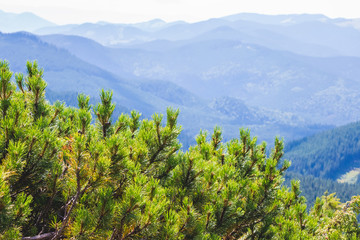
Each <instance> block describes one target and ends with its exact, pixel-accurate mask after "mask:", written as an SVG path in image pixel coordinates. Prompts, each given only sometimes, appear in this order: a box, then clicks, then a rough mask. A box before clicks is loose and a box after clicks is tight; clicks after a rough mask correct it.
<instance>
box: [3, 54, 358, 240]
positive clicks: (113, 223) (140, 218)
mask: <svg viewBox="0 0 360 240" xmlns="http://www.w3.org/2000/svg"><path fill="white" fill-rule="evenodd" d="M0 73H1V75H0V84H1V86H0V87H1V89H0V90H1V93H0V101H1V111H0V239H24V240H26V239H27V240H35V239H114V240H115V239H271V238H273V239H294V238H295V239H315V238H317V239H358V238H359V236H360V232H359V227H358V222H357V220H356V214H358V213H359V211H360V207H359V206H360V198H359V197H353V199H352V200H351V201H349V202H347V203H346V204H342V203H340V202H339V201H338V199H337V198H336V197H335V196H334V195H333V194H328V195H325V196H323V197H322V198H319V199H318V200H317V201H316V203H315V205H314V207H313V208H312V209H311V211H310V212H309V213H308V212H307V211H306V200H305V198H304V197H301V196H300V185H299V182H293V183H292V186H291V189H288V188H285V187H283V186H282V183H283V180H284V178H283V175H284V172H285V171H286V169H287V168H288V167H289V162H287V161H283V160H282V155H283V143H282V141H281V140H279V139H277V138H276V139H275V142H274V148H273V149H272V150H271V153H270V154H269V155H268V154H267V148H266V144H265V143H260V144H258V143H257V139H256V138H254V137H252V136H251V134H250V131H249V130H245V129H241V130H240V132H239V138H238V139H233V140H231V141H229V142H227V143H224V142H222V132H221V128H220V127H215V129H214V132H213V134H212V135H211V136H208V133H207V132H204V131H200V134H199V135H198V136H197V138H196V142H197V144H196V145H195V146H192V147H190V148H189V149H188V150H187V151H185V152H184V151H183V150H181V144H180V142H179V140H178V137H179V134H180V132H181V127H180V126H179V125H178V124H177V118H178V115H179V110H175V109H172V108H168V109H167V112H166V117H164V116H163V115H161V114H154V115H152V118H151V119H141V114H140V113H138V112H136V111H132V112H131V114H130V115H127V114H121V115H120V116H119V117H118V119H117V120H116V121H115V123H113V122H112V114H113V111H114V109H115V104H114V103H113V102H112V96H113V93H112V92H111V91H101V93H100V98H101V103H99V104H97V105H95V107H92V106H91V105H89V102H90V98H89V96H86V95H84V94H80V95H79V96H78V108H70V107H66V106H65V104H64V103H61V102H55V103H54V104H53V105H51V104H49V103H48V102H47V101H46V99H45V88H46V82H45V81H44V80H43V78H42V76H43V70H41V69H39V68H38V66H37V63H36V62H33V63H30V62H28V63H27V75H26V76H24V75H23V74H21V73H17V74H15V80H16V83H17V86H18V90H16V89H15V84H14V83H13V82H12V81H11V77H12V75H13V73H12V72H11V71H10V69H9V64H8V63H7V62H5V61H1V62H0ZM92 110H93V111H92ZM93 116H95V117H94V119H95V124H93V123H92V121H93Z"/></svg>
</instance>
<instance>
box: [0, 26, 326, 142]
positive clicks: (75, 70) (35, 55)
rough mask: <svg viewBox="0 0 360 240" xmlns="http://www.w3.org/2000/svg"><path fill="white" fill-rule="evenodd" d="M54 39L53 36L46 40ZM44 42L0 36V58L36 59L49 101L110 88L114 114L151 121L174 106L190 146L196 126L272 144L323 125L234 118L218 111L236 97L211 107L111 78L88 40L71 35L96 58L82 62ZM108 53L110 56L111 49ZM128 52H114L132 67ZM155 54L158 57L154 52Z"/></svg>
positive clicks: (149, 82)
mask: <svg viewBox="0 0 360 240" xmlns="http://www.w3.org/2000/svg"><path fill="white" fill-rule="evenodd" d="M52 37H56V36H51V37H50V38H52ZM67 38H69V36H65V37H64V39H67ZM45 39H46V38H39V37H37V36H35V35H32V34H29V33H24V32H19V33H13V34H0V51H1V53H2V58H3V59H7V60H8V61H9V62H10V64H11V68H12V69H13V71H16V72H18V71H22V72H24V71H25V62H26V60H32V59H37V60H38V62H39V65H40V66H42V67H43V68H44V69H45V76H44V77H45V80H47V82H48V90H49V93H50V94H51V95H52V97H51V96H50V97H51V99H55V98H56V97H59V96H63V97H61V99H63V100H69V101H71V102H72V104H74V102H75V101H76V94H77V93H79V92H84V93H87V94H90V95H91V96H92V97H93V98H94V99H95V100H96V99H97V96H98V91H99V89H101V88H105V89H113V90H114V100H115V102H116V103H117V109H118V113H120V112H121V111H125V112H128V111H129V110H131V109H137V110H138V111H140V112H142V113H143V114H144V116H145V117H150V115H151V114H152V113H154V112H164V111H165V110H166V107H168V106H173V107H175V108H179V109H180V111H181V115H180V119H179V122H180V124H181V125H183V128H184V133H183V138H184V139H186V141H188V142H189V143H190V142H191V141H193V139H194V137H195V135H196V134H198V132H199V130H200V128H201V129H204V130H205V129H208V130H209V131H211V129H212V128H213V127H214V126H215V125H220V126H223V129H224V136H225V139H230V138H233V137H237V136H238V131H239V128H240V127H250V128H251V129H252V131H253V133H254V134H256V135H260V136H262V137H261V140H266V141H269V142H272V140H273V137H274V135H280V136H284V137H285V139H289V140H290V139H294V138H299V137H302V136H306V135H309V134H312V133H314V132H317V131H319V130H320V129H322V127H319V126H316V127H313V126H311V125H309V124H307V123H305V122H304V121H303V120H302V119H301V118H299V117H297V116H293V115H294V114H290V113H283V112H281V111H278V110H267V109H259V108H255V107H248V108H247V107H246V108H243V109H240V108H238V109H237V112H236V114H235V115H236V116H237V117H234V116H235V115H234V114H233V113H230V112H229V113H222V112H221V111H222V110H221V109H222V108H229V107H230V109H231V106H234V104H239V102H241V100H239V99H236V98H228V99H227V100H226V101H222V100H221V101H217V102H216V101H215V103H211V102H209V101H208V100H207V99H205V98H202V97H199V96H198V95H196V94H194V93H192V92H190V91H188V90H186V88H184V87H182V86H181V85H180V84H177V83H176V82H174V81H173V82H171V81H167V80H164V79H151V78H146V77H141V76H136V75H134V74H133V75H132V76H130V75H129V72H127V73H126V72H124V73H121V72H120V71H116V72H117V74H115V73H114V72H115V71H113V72H112V71H111V70H114V69H110V67H108V69H103V68H101V67H99V66H97V65H96V64H98V63H96V61H95V60H94V59H95V58H96V57H98V58H99V59H102V58H104V59H108V61H109V62H110V63H111V62H113V59H111V58H110V59H109V58H107V56H106V55H101V54H100V53H101V52H104V53H106V51H105V50H106V49H107V48H105V47H103V46H101V45H99V44H98V43H96V42H94V41H92V40H87V39H84V38H79V37H70V40H71V41H70V43H74V42H77V44H78V46H80V45H83V46H85V45H86V44H89V48H88V51H89V52H92V53H93V54H94V55H86V57H87V59H85V57H84V59H80V57H78V56H76V55H79V56H80V55H81V54H80V53H81V51H80V52H77V54H74V53H71V52H70V51H69V50H66V49H64V48H61V47H59V46H55V45H53V44H50V43H47V42H45ZM60 39H61V38H60ZM74 39H75V40H76V41H75V40H74ZM48 40H49V39H48ZM68 41H69V39H68ZM61 42H62V43H63V44H65V45H66V44H67V45H68V46H69V44H70V43H69V42H67V41H65V40H61ZM85 43H86V44H85ZM103 48H105V49H103ZM108 51H109V52H110V53H112V52H111V51H110V50H108ZM117 51H120V53H121V49H117ZM127 51H129V49H125V54H123V55H120V56H118V55H117V54H116V56H117V59H122V61H124V62H128V63H129V64H130V60H129V58H127V57H126V56H127V54H130V53H129V52H127ZM131 51H134V50H131ZM84 52H85V49H84ZM139 52H142V51H139ZM113 54H114V53H113ZM131 54H132V53H131ZM154 54H155V55H156V53H154ZM110 56H112V55H110ZM136 57H137V55H135V56H133V59H136ZM85 60H86V61H85ZM115 63H116V62H115ZM116 64H119V63H116ZM109 66H111V65H109ZM113 66H116V65H115V64H114V65H113ZM120 69H121V68H120ZM139 71H140V70H139ZM127 74H128V75H127ZM119 76H126V77H119ZM215 97H216V96H214V98H215ZM219 97H220V96H219ZM242 104H245V103H242ZM219 109H220V111H219ZM246 109H247V110H246ZM245 110H246V111H245ZM240 115H244V117H239V116H240ZM245 115H246V116H245ZM289 116H291V117H289ZM184 135H185V137H184ZM186 136H187V137H186ZM189 139H190V140H189Z"/></svg>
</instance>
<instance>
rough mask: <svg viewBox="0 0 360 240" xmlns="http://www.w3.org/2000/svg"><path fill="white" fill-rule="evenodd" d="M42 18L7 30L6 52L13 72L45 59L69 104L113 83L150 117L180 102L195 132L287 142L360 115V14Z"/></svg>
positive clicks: (125, 100)
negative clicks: (60, 21) (248, 133)
mask: <svg viewBox="0 0 360 240" xmlns="http://www.w3.org/2000/svg"><path fill="white" fill-rule="evenodd" d="M8 15H9V13H4V12H0V18H1V17H3V16H8ZM10 15H11V14H10ZM10 15H9V16H10ZM11 16H13V18H14V19H21V16H22V14H12V15H11ZM31 18H33V19H34V20H31ZM35 19H39V18H37V17H36V16H34V15H30V18H28V19H27V23H28V24H29V25H25V24H24V25H23V26H24V27H23V29H21V26H22V25H21V24H20V25H16V24H15V25H13V28H12V31H18V30H26V31H30V32H32V33H33V34H36V35H33V34H30V33H25V32H21V33H12V34H1V35H0V51H1V56H0V58H6V59H8V60H9V61H10V64H11V66H12V68H13V70H15V71H23V70H24V66H25V61H26V60H27V59H38V61H39V64H40V66H42V67H44V68H45V74H46V80H47V81H48V82H49V86H48V88H49V92H50V93H51V95H52V96H62V95H63V96H66V100H67V101H68V102H69V101H74V100H75V99H76V97H74V96H76V94H77V93H78V92H86V93H88V94H90V95H92V96H94V97H95V99H96V98H97V94H98V90H99V89H100V88H107V89H113V90H114V96H115V100H116V102H117V104H118V107H119V109H120V110H119V111H129V110H130V109H137V110H139V111H141V112H143V113H144V115H145V116H147V117H149V116H150V115H151V114H152V113H153V112H154V111H157V112H164V110H165V109H166V106H174V107H179V108H180V109H181V112H182V113H181V115H180V122H181V124H183V126H184V133H185V135H188V136H190V138H193V136H194V135H196V133H197V132H198V131H199V129H200V128H203V129H209V130H210V129H212V128H213V127H214V126H215V125H220V126H223V129H224V134H225V138H226V139H229V138H231V137H236V136H237V135H238V129H239V127H241V126H245V127H250V128H251V129H252V131H253V133H254V134H256V135H259V136H260V137H261V139H264V140H267V141H269V140H271V139H273V137H274V136H275V135H280V136H284V137H285V140H287V141H289V140H291V139H295V138H299V137H303V136H307V135H309V134H312V133H315V132H317V131H320V130H322V129H326V128H329V126H332V125H341V124H346V123H349V122H352V121H356V120H358V119H359V116H360V104H359V103H360V102H359V101H360V77H359V76H360V45H359V44H358V43H359V42H360V30H359V20H358V19H330V18H328V17H326V16H323V15H309V14H303V15H278V16H269V15H259V14H237V15H232V16H227V17H224V18H218V19H209V20H207V21H202V22H198V23H186V22H182V21H179V22H172V23H166V22H164V21H162V20H161V19H155V20H152V21H149V22H143V23H136V24H114V23H107V22H99V23H84V24H70V25H62V26H58V25H55V24H51V23H49V22H47V21H46V20H44V21H42V22H41V24H33V23H35V22H36V21H39V20H35ZM16 21H18V20H16ZM16 21H14V22H16ZM32 21H33V22H32ZM19 26H20V29H19ZM10 28H11V24H9V25H8V28H7V29H5V28H4V27H1V25H0V31H3V32H11V29H10ZM49 97H50V98H51V96H49ZM64 100H65V99H64Z"/></svg>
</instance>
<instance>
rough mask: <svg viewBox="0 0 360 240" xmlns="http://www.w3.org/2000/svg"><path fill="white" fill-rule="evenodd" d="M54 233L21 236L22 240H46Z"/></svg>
mask: <svg viewBox="0 0 360 240" xmlns="http://www.w3.org/2000/svg"><path fill="white" fill-rule="evenodd" d="M54 235H55V232H50V233H43V234H39V235H36V236H33V237H23V238H22V240H47V239H51V238H52V237H53V236H54Z"/></svg>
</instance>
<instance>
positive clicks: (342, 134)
mask: <svg viewBox="0 0 360 240" xmlns="http://www.w3.org/2000/svg"><path fill="white" fill-rule="evenodd" d="M285 157H286V158H288V159H291V168H290V171H294V172H298V173H301V174H303V175H313V176H315V177H322V178H329V179H333V180H336V179H337V178H339V177H340V176H341V175H342V174H345V173H346V172H348V171H350V170H352V169H353V168H355V167H357V166H358V165H359V159H360V122H356V123H351V124H348V125H345V126H342V127H338V128H335V129H332V130H327V131H324V132H321V133H318V134H315V135H313V136H311V137H306V138H303V139H301V140H298V141H294V142H291V143H289V144H287V145H286V149H285Z"/></svg>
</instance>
